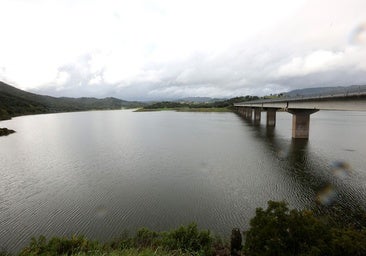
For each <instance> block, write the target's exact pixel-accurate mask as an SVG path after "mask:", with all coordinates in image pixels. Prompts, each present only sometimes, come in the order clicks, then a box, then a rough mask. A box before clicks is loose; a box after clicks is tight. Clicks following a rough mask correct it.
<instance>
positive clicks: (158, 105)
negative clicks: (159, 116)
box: [143, 95, 259, 110]
mask: <svg viewBox="0 0 366 256" xmlns="http://www.w3.org/2000/svg"><path fill="white" fill-rule="evenodd" d="M257 99H259V98H258V97H257V96H249V95H247V96H243V97H235V98H231V99H227V100H219V101H215V102H177V101H161V102H155V103H152V104H148V105H146V106H144V107H143V109H145V110H149V109H151V110H157V109H180V108H192V109H194V108H197V109H198V108H231V107H232V106H233V104H234V103H238V102H244V101H250V100H257Z"/></svg>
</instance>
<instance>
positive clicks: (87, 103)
mask: <svg viewBox="0 0 366 256" xmlns="http://www.w3.org/2000/svg"><path fill="white" fill-rule="evenodd" d="M142 105H143V104H142V103H140V102H131V101H124V100H120V99H117V98H111V97H110V98H104V99H97V98H67V97H62V98H56V97H51V96H44V95H38V94H34V93H30V92H26V91H23V90H19V89H17V88H15V87H13V86H10V85H8V84H5V83H3V82H0V120H4V119H9V118H11V117H14V116H20V115H29V114H41V113H57V112H70V111H86V110H104V109H121V108H136V107H141V106H142Z"/></svg>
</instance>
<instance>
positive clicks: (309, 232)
mask: <svg viewBox="0 0 366 256" xmlns="http://www.w3.org/2000/svg"><path fill="white" fill-rule="evenodd" d="M362 214H363V215H361V217H360V219H358V222H357V225H356V224H352V223H348V224H344V223H343V222H337V221H334V220H332V218H330V217H329V216H316V215H315V214H313V212H311V211H308V210H296V209H293V210H290V209H289V208H288V205H287V204H286V203H285V202H274V201H269V202H268V207H267V209H262V208H257V210H256V214H255V216H254V217H253V218H252V219H251V221H250V227H249V229H248V230H247V231H244V232H241V231H240V230H239V229H233V232H232V235H231V239H230V242H229V240H227V241H226V242H225V241H223V240H222V239H220V238H219V237H214V236H213V234H212V233H210V231H208V230H199V229H198V228H197V225H196V224H194V223H193V224H190V225H188V226H182V227H180V228H178V229H175V230H172V231H169V232H155V231H151V230H149V229H146V228H142V229H140V230H138V231H137V233H136V234H135V235H134V236H128V235H123V236H121V237H120V238H118V239H115V240H113V241H110V242H107V243H100V242H98V241H92V240H88V239H86V238H85V237H83V236H73V237H71V238H65V237H61V238H60V237H54V238H51V239H49V240H47V239H46V238H45V237H43V236H41V237H39V238H38V239H35V238H33V239H32V240H31V242H30V244H29V245H28V246H27V247H25V248H24V249H23V250H22V251H21V252H20V253H19V255H136V256H142V255H164V256H165V255H207V256H208V255H222V256H224V255H247V256H270V255H282V256H286V255H289V256H290V255H291V256H293V255H299V256H300V255H314V256H316V255H319V256H322V255H324V256H325V255H327V256H347V255H366V214H365V213H364V212H363V213H362ZM0 255H10V254H7V253H6V252H3V253H2V254H1V253H0Z"/></svg>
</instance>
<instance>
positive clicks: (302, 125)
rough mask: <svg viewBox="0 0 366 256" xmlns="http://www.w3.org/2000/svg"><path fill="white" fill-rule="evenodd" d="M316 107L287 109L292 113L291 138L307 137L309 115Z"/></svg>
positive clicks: (315, 110)
mask: <svg viewBox="0 0 366 256" xmlns="http://www.w3.org/2000/svg"><path fill="white" fill-rule="evenodd" d="M317 111H319V110H318V109H288V110H287V112H289V113H291V114H292V138H294V139H308V138H309V127H310V115H311V114H313V113H315V112H317Z"/></svg>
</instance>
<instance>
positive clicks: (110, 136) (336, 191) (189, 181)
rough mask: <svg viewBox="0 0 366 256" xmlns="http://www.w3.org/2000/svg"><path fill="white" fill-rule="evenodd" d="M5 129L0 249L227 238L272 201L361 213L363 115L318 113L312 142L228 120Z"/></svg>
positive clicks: (89, 115) (31, 123)
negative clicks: (190, 235)
mask: <svg viewBox="0 0 366 256" xmlns="http://www.w3.org/2000/svg"><path fill="white" fill-rule="evenodd" d="M0 126H1V127H7V128H9V129H14V130H16V131H17V132H16V133H15V134H12V135H10V136H6V137H0V156H1V157H0V246H2V247H3V248H6V249H7V250H10V251H17V250H19V249H20V248H21V247H24V246H25V245H26V244H28V243H29V241H30V238H31V237H32V236H39V235H45V236H47V237H50V236H55V235H57V236H63V235H67V236H68V235H72V234H84V235H86V236H87V237H88V238H92V239H100V240H108V239H111V238H114V237H118V236H119V235H120V234H122V233H123V232H125V231H126V230H128V231H130V233H133V232H135V230H136V228H138V227H142V226H145V227H148V228H151V229H154V230H167V229H171V228H175V227H177V226H179V225H181V224H188V223H191V222H196V223H197V224H198V226H199V227H200V228H209V229H211V230H212V231H213V232H215V233H217V234H221V235H223V236H225V237H229V234H230V231H231V229H232V228H234V227H240V228H241V229H245V228H247V227H248V224H249V220H250V218H251V217H253V216H254V213H255V208H257V207H265V206H266V202H267V201H268V200H286V201H287V202H288V203H289V205H290V207H296V208H299V209H301V208H310V209H319V208H327V207H331V206H332V205H335V204H336V205H338V206H339V209H340V211H341V212H343V214H344V215H345V217H346V216H349V215H350V214H349V212H352V211H353V210H354V209H366V140H365V138H366V112H328V111H320V112H318V113H316V114H313V115H312V116H311V124H310V139H309V141H307V142H304V141H296V140H292V139H291V115H290V114H288V113H281V112H279V113H277V124H276V127H275V128H272V129H267V128H266V126H265V113H263V114H262V122H261V125H255V124H253V123H251V122H248V121H245V120H243V119H242V118H240V117H239V116H237V115H236V114H234V113H183V112H169V111H167V112H142V113H137V112H133V111H131V110H121V111H94V112H77V113H62V114H47V115H35V116H23V117H17V118H14V119H12V120H9V121H2V122H1V123H0Z"/></svg>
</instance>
